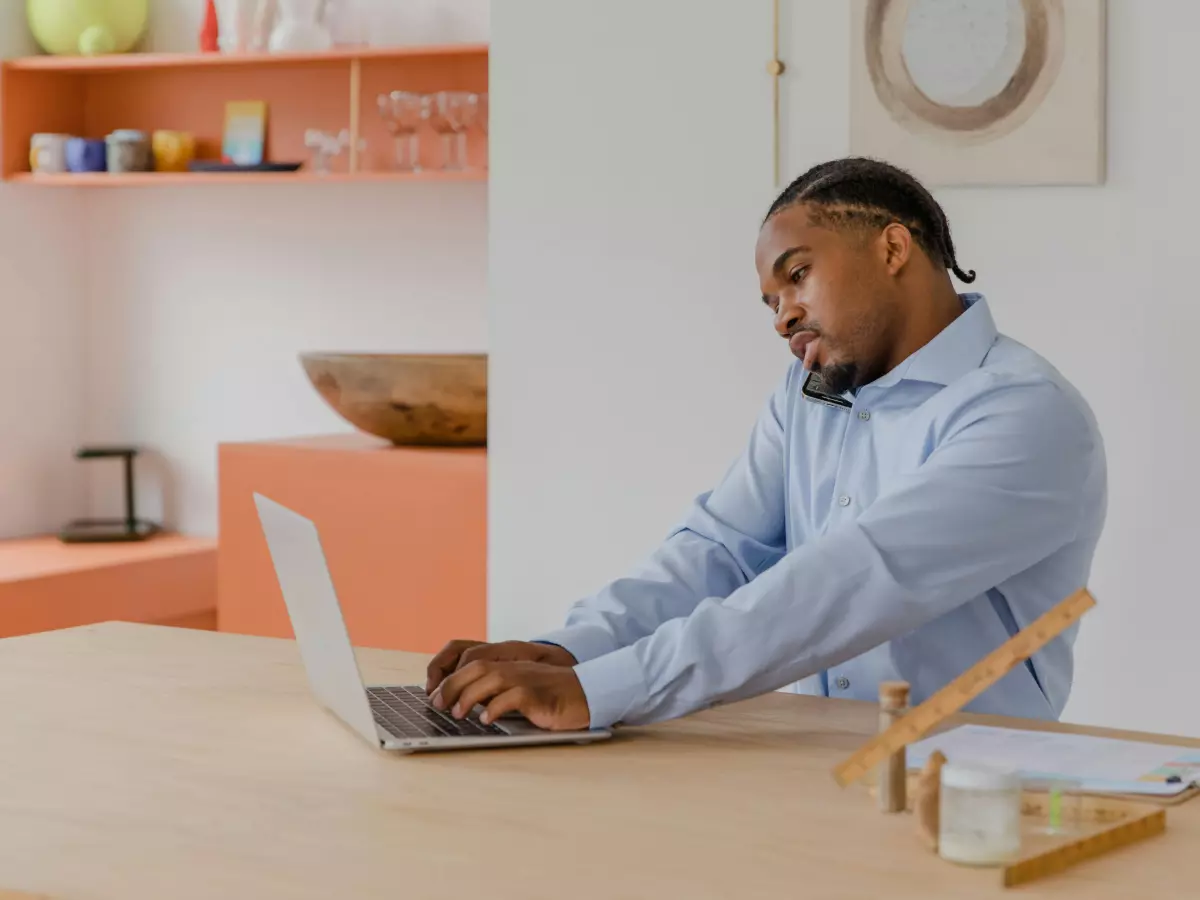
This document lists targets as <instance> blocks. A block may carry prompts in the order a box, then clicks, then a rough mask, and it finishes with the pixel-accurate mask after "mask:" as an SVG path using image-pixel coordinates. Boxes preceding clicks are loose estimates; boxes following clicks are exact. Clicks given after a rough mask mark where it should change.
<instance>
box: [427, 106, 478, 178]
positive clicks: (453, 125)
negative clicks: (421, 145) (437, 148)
mask: <svg viewBox="0 0 1200 900" xmlns="http://www.w3.org/2000/svg"><path fill="white" fill-rule="evenodd" d="M477 101H478V96H477V95H476V94H472V93H469V92H467V91H438V92H437V93H436V94H431V95H429V97H428V98H426V109H427V114H428V118H429V124H430V126H432V128H433V130H434V131H435V132H437V133H438V134H439V135H441V137H442V168H443V169H445V170H447V171H452V172H461V171H463V170H464V169H466V168H467V129H468V128H470V127H471V123H472V122H473V120H474V118H475V112H476V110H477V109H478V102H477Z"/></svg>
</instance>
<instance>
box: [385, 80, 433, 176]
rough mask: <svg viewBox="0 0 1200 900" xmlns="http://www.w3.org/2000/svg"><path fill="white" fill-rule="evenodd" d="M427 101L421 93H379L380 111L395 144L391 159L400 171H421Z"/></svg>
mask: <svg viewBox="0 0 1200 900" xmlns="http://www.w3.org/2000/svg"><path fill="white" fill-rule="evenodd" d="M426 107H427V101H426V98H425V97H424V96H423V95H421V94H414V93H411V92H409V91H392V92H391V93H390V94H380V95H379V114H380V115H381V116H382V117H383V121H384V124H385V125H386V126H387V129H388V131H390V132H391V134H392V138H393V140H394V141H395V143H396V154H395V159H394V160H393V162H392V166H393V168H395V170H396V171H397V172H420V171H421V139H420V137H419V136H418V132H419V131H420V129H421V124H422V123H423V122H424V121H425V118H426V116H427V109H426Z"/></svg>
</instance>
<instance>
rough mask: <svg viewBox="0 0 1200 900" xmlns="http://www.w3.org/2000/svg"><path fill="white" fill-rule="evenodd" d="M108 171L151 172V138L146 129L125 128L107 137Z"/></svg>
mask: <svg viewBox="0 0 1200 900" xmlns="http://www.w3.org/2000/svg"><path fill="white" fill-rule="evenodd" d="M105 141H106V143H107V144H108V171H109V172H113V173H122V172H149V171H150V170H151V159H150V139H149V138H148V137H147V136H146V133H145V132H144V131H133V130H127V129H123V130H121V131H114V132H113V133H112V134H110V135H109V136H108V137H107V138H105Z"/></svg>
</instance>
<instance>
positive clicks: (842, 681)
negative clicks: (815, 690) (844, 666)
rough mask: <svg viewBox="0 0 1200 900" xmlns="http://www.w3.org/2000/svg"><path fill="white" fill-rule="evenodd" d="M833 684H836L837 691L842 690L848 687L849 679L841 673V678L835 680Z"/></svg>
mask: <svg viewBox="0 0 1200 900" xmlns="http://www.w3.org/2000/svg"><path fill="white" fill-rule="evenodd" d="M834 684H836V685H837V688H838V690H839V691H844V690H846V689H847V688H848V687H850V679H849V678H847V677H846V676H845V675H843V676H842V677H841V678H839V679H838V680H837V681H835V682H834Z"/></svg>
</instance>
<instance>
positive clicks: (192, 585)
mask: <svg viewBox="0 0 1200 900" xmlns="http://www.w3.org/2000/svg"><path fill="white" fill-rule="evenodd" d="M216 588H217V543H216V541H215V540H212V539H210V538H192V537H184V536H181V535H173V534H165V535H160V536H158V537H155V538H152V539H150V540H147V541H141V542H137V543H128V544H63V543H61V542H60V541H59V540H58V538H56V537H37V538H29V539H22V540H10V541H0V637H11V636H13V635H19V634H30V633H33V632H39V631H53V630H56V629H59V628H72V627H75V626H78V625H91V624H94V623H96V622H106V621H113V620H118V621H124V622H140V623H144V624H152V625H172V626H178V627H188V628H207V629H214V628H215V627H216V605H217V604H216V600H217V590H216Z"/></svg>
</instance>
